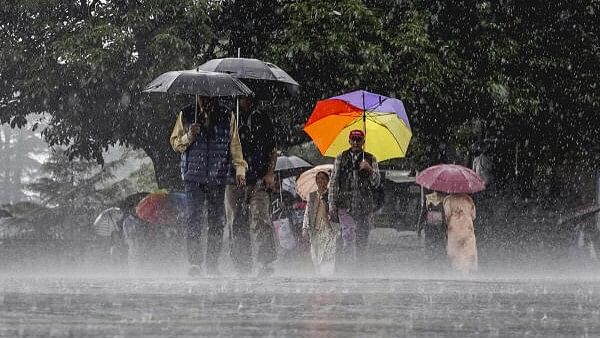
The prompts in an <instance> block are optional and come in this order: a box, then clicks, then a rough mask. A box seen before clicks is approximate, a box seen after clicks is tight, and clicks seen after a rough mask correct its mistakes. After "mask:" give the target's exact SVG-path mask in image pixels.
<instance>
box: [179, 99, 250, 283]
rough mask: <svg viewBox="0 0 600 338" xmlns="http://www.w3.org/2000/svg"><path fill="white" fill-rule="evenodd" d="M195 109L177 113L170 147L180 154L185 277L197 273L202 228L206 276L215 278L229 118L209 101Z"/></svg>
mask: <svg viewBox="0 0 600 338" xmlns="http://www.w3.org/2000/svg"><path fill="white" fill-rule="evenodd" d="M196 104H197V107H194V106H188V107H186V108H184V109H183V110H182V111H181V112H180V113H179V115H178V117H177V121H176V123H175V127H174V128H173V132H172V133H171V138H170V142H171V146H172V147H173V149H174V150H175V151H177V152H178V153H181V177H182V179H183V183H184V189H185V193H186V195H187V196H186V199H185V201H186V202H185V205H184V210H185V223H186V240H187V253H188V261H189V263H190V269H189V275H190V276H197V275H200V274H201V273H202V268H201V266H202V263H203V261H204V252H203V250H202V246H201V233H202V228H203V227H204V226H208V239H207V250H206V264H205V267H206V272H207V274H209V275H219V274H220V272H219V267H218V258H219V254H220V252H221V247H222V244H223V228H224V223H223V218H224V217H223V216H224V213H225V212H224V207H223V200H224V193H225V185H226V184H227V183H228V180H230V176H229V175H230V174H229V173H230V156H231V154H230V134H231V132H232V124H233V122H234V119H233V114H227V113H226V109H225V108H223V107H221V106H219V105H217V104H216V103H215V100H214V99H211V98H209V97H203V96H198V99H197V102H196ZM238 142H239V141H238ZM205 207H206V210H210V213H208V215H207V222H205V221H204V217H203V216H204V215H203V214H204V211H205V209H204V208H205ZM206 223H208V224H206Z"/></svg>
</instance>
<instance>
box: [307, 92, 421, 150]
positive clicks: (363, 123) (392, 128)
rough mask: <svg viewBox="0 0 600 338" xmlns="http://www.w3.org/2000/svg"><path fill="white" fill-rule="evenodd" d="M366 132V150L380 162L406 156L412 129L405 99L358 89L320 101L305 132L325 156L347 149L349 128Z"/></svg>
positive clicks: (309, 119)
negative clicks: (403, 102) (404, 102)
mask: <svg viewBox="0 0 600 338" xmlns="http://www.w3.org/2000/svg"><path fill="white" fill-rule="evenodd" d="M354 129H360V130H363V131H364V132H365V135H366V137H365V151H367V152H370V153H371V154H373V155H375V157H376V158H377V160H378V161H384V160H388V159H391V158H397V157H404V156H405V155H406V150H407V148H408V144H409V142H410V139H411V138H412V132H411V130H410V123H409V122H408V116H407V115H406V111H405V110H404V104H402V101H400V100H398V99H394V98H390V97H386V96H382V95H379V94H374V93H369V92H367V91H364V90H357V91H354V92H350V93H347V94H343V95H339V96H334V97H332V98H329V99H325V100H321V101H319V102H317V105H316V106H315V109H314V110H313V112H312V114H311V115H310V117H309V118H308V121H307V122H306V124H305V125H304V131H305V132H306V133H307V134H308V135H309V136H310V138H311V139H312V140H313V141H314V142H315V145H316V146H317V148H319V151H320V152H321V154H322V155H324V156H329V157H335V156H337V155H338V154H340V153H341V152H342V151H344V150H346V149H348V148H349V147H350V145H349V144H348V135H349V134H350V131H352V130H354Z"/></svg>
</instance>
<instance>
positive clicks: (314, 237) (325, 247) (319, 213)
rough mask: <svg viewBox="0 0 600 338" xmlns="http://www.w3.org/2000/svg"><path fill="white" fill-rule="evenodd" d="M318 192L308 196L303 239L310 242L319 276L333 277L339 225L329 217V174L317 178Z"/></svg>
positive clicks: (321, 173)
mask: <svg viewBox="0 0 600 338" xmlns="http://www.w3.org/2000/svg"><path fill="white" fill-rule="evenodd" d="M315 180H316V182H317V191H314V192H311V193H310V195H309V196H308V203H307V204H306V209H305V211H304V222H303V223H302V237H304V238H308V239H309V240H310V256H311V258H312V262H313V265H314V268H315V271H316V272H317V274H319V275H321V276H331V275H333V273H334V270H335V256H336V251H337V240H338V237H339V231H340V229H339V224H338V223H335V222H331V221H330V220H329V217H328V211H329V210H328V209H329V207H328V196H327V194H328V190H327V185H328V184H329V174H328V173H327V172H325V171H320V172H319V173H317V175H316V176H315Z"/></svg>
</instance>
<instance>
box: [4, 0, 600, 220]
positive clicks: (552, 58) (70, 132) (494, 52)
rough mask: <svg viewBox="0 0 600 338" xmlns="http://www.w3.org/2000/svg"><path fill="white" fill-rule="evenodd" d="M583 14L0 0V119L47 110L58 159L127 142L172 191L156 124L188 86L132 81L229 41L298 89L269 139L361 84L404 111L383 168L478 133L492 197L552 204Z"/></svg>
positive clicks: (588, 133) (558, 204) (98, 154)
mask: <svg viewBox="0 0 600 338" xmlns="http://www.w3.org/2000/svg"><path fill="white" fill-rule="evenodd" d="M599 12H600V2H599V1H596V0H588V1H583V0H568V1H567V0H556V1H539V0H532V1H517V0H499V1H481V0H477V1H476V0H473V1H449V2H448V1H432V0H407V1H389V0H386V1H379V0H371V1H359V0H332V1H316V0H307V1H288V0H267V1H240V0H223V1H206V0H169V1H166V0H148V1H133V0H108V1H98V0H78V1H75V0H70V1H68V0H67V1H64V0H60V1H58V0H45V1H30V0H13V1H9V2H3V4H2V6H1V9H0V122H1V123H3V124H10V125H11V126H12V127H15V128H17V127H23V126H26V125H27V122H28V116H31V115H30V114H34V113H37V114H40V113H43V114H47V116H50V121H49V123H48V124H47V126H45V127H44V128H45V129H43V131H42V133H43V136H44V138H45V139H46V140H47V141H48V142H49V143H50V145H62V146H65V149H66V152H65V153H64V156H67V157H68V158H73V159H76V158H83V159H87V160H93V161H97V162H100V163H103V158H102V151H103V150H106V149H107V148H108V147H109V146H111V145H115V144H121V145H126V146H130V147H133V148H135V149H141V150H143V151H144V152H145V153H146V154H147V155H148V156H149V157H150V158H151V159H152V162H153V164H154V168H155V170H156V180H157V182H158V186H159V187H162V188H169V189H177V188H178V187H179V184H180V183H179V174H178V170H179V169H178V157H177V155H176V154H175V153H174V152H173V151H172V150H171V149H170V146H169V144H168V136H169V134H170V131H171V128H172V124H173V120H174V116H175V115H174V114H175V112H176V111H177V108H178V107H181V106H182V105H183V104H186V103H189V102H190V98H185V97H167V96H160V95H149V94H146V93H142V92H141V90H142V89H143V87H144V85H145V84H146V83H148V82H149V81H150V80H152V79H153V78H154V77H156V76H157V75H159V74H160V73H162V72H165V71H168V70H175V69H186V68H192V67H193V66H196V65H199V64H201V63H203V62H205V61H207V60H209V59H212V58H217V57H228V56H236V55H237V52H238V48H239V50H240V52H241V55H242V56H244V57H254V58H259V59H263V60H266V61H270V62H273V63H275V64H277V65H279V66H280V67H281V68H283V69H284V70H286V71H287V72H288V73H289V74H290V75H291V76H292V77H294V78H295V79H296V80H297V81H298V82H299V83H300V85H301V90H300V93H299V94H298V95H297V96H295V97H293V98H291V99H290V98H282V99H280V100H277V101H275V102H269V103H267V104H266V107H267V109H269V110H270V113H271V115H272V116H273V118H274V119H275V121H276V124H277V126H278V130H279V131H280V132H279V134H278V142H279V145H280V148H281V149H282V150H284V151H285V150H286V149H288V148H289V147H292V146H294V145H299V144H302V143H305V142H307V141H309V139H308V138H307V136H306V135H305V134H304V133H303V132H302V125H303V122H304V121H306V119H307V117H308V115H309V114H310V112H311V110H312V107H313V106H314V104H315V102H316V101H317V100H319V99H322V98H326V97H329V96H332V95H337V94H340V93H342V92H346V91H351V90H355V89H367V90H369V91H373V92H377V93H380V94H383V95H388V96H393V97H397V98H399V99H401V100H402V101H403V102H404V104H405V106H406V110H407V112H408V115H409V118H410V120H411V126H412V130H413V139H412V141H411V145H410V148H409V151H408V153H407V156H406V158H405V159H400V160H393V161H391V162H390V163H388V164H387V165H388V166H390V167H395V168H408V169H411V170H413V171H416V170H421V169H423V168H425V167H426V166H428V165H431V164H435V163H439V162H454V163H460V164H465V165H469V163H470V161H471V160H472V157H473V155H474V152H473V151H474V149H473V145H474V144H476V143H477V142H482V141H484V140H485V141H487V142H488V144H489V145H490V147H491V153H492V158H493V162H494V168H495V176H496V182H497V185H496V189H495V190H494V194H495V196H496V197H497V199H498V201H501V202H502V203H504V207H507V206H508V207H507V208H508V209H511V208H510V205H512V204H511V203H515V204H514V205H515V206H516V205H519V206H521V207H522V206H523V205H529V203H532V201H534V202H535V208H542V209H548V210H557V209H560V210H567V209H570V208H573V207H576V206H578V205H583V204H590V203H592V202H593V192H594V177H595V175H596V172H597V168H598V163H599V156H600V155H599V154H600V152H599V150H600V149H599V148H600V138H599V137H598V131H597V130H598V127H599V126H600V123H599V119H600V117H599V116H600V115H599V114H598V107H599V104H600V90H599V88H598V85H599V84H598V82H599V79H600V76H599V75H600V74H599V69H600V67H598V64H599V61H600V43H599V41H598V37H599V29H600V28H599V27H600V25H598V24H597V23H598V21H599V20H598V17H599V15H598V13H599ZM33 128H35V125H34V126H33ZM61 156H62V155H61ZM515 200H518V201H520V202H519V203H517V202H514V201H515ZM507 203H508V204H507ZM515 208H516V209H515V210H513V211H516V212H518V210H517V209H518V208H517V207H515ZM519 208H520V207H519ZM524 210H525V209H524ZM527 210H532V209H531V208H530V209H527ZM536 210H537V209H536ZM542 218H543V217H542Z"/></svg>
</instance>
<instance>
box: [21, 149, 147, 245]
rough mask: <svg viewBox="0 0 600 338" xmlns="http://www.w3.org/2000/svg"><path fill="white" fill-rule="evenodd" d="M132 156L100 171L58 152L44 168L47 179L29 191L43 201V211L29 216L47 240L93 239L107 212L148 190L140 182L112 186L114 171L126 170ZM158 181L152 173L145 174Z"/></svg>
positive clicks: (43, 178) (37, 209)
mask: <svg viewBox="0 0 600 338" xmlns="http://www.w3.org/2000/svg"><path fill="white" fill-rule="evenodd" d="M128 156H129V153H127V152H125V153H124V155H123V156H122V157H121V158H119V159H117V160H115V161H111V162H108V163H106V164H105V165H104V166H103V167H100V166H99V165H98V164H97V163H96V162H95V161H88V160H70V159H69V157H68V154H67V152H66V151H64V150H60V149H58V148H54V149H53V150H52V152H51V156H50V158H49V159H48V161H46V162H45V163H44V164H43V165H42V173H44V174H45V175H46V176H45V177H42V178H39V179H37V180H36V181H35V182H33V183H31V184H28V185H27V188H28V190H30V191H32V192H34V193H36V194H37V195H38V196H39V197H40V199H41V200H42V206H43V208H33V209H31V210H30V214H29V215H28V216H27V218H28V219H30V222H31V223H32V224H36V225H38V226H40V225H43V226H40V229H38V230H37V231H42V233H44V234H45V235H47V236H54V237H61V238H62V237H69V238H72V237H74V236H75V237H77V236H84V237H85V236H91V233H89V231H90V227H89V226H90V225H91V224H92V222H93V221H94V218H95V217H96V215H98V213H99V212H100V211H102V210H103V209H105V208H107V207H109V206H112V205H116V203H117V201H119V200H121V199H123V198H124V197H126V196H127V195H129V194H132V193H135V192H138V191H141V190H142V189H144V188H146V187H144V186H138V182H136V181H128V180H122V181H119V182H116V183H113V184H109V183H110V181H111V180H112V179H114V171H115V170H116V169H118V168H119V167H121V166H123V164H124V163H125V161H126V160H127V159H128ZM144 173H145V174H146V175H148V174H150V177H154V176H153V175H152V173H151V172H147V171H145V172H144Z"/></svg>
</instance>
